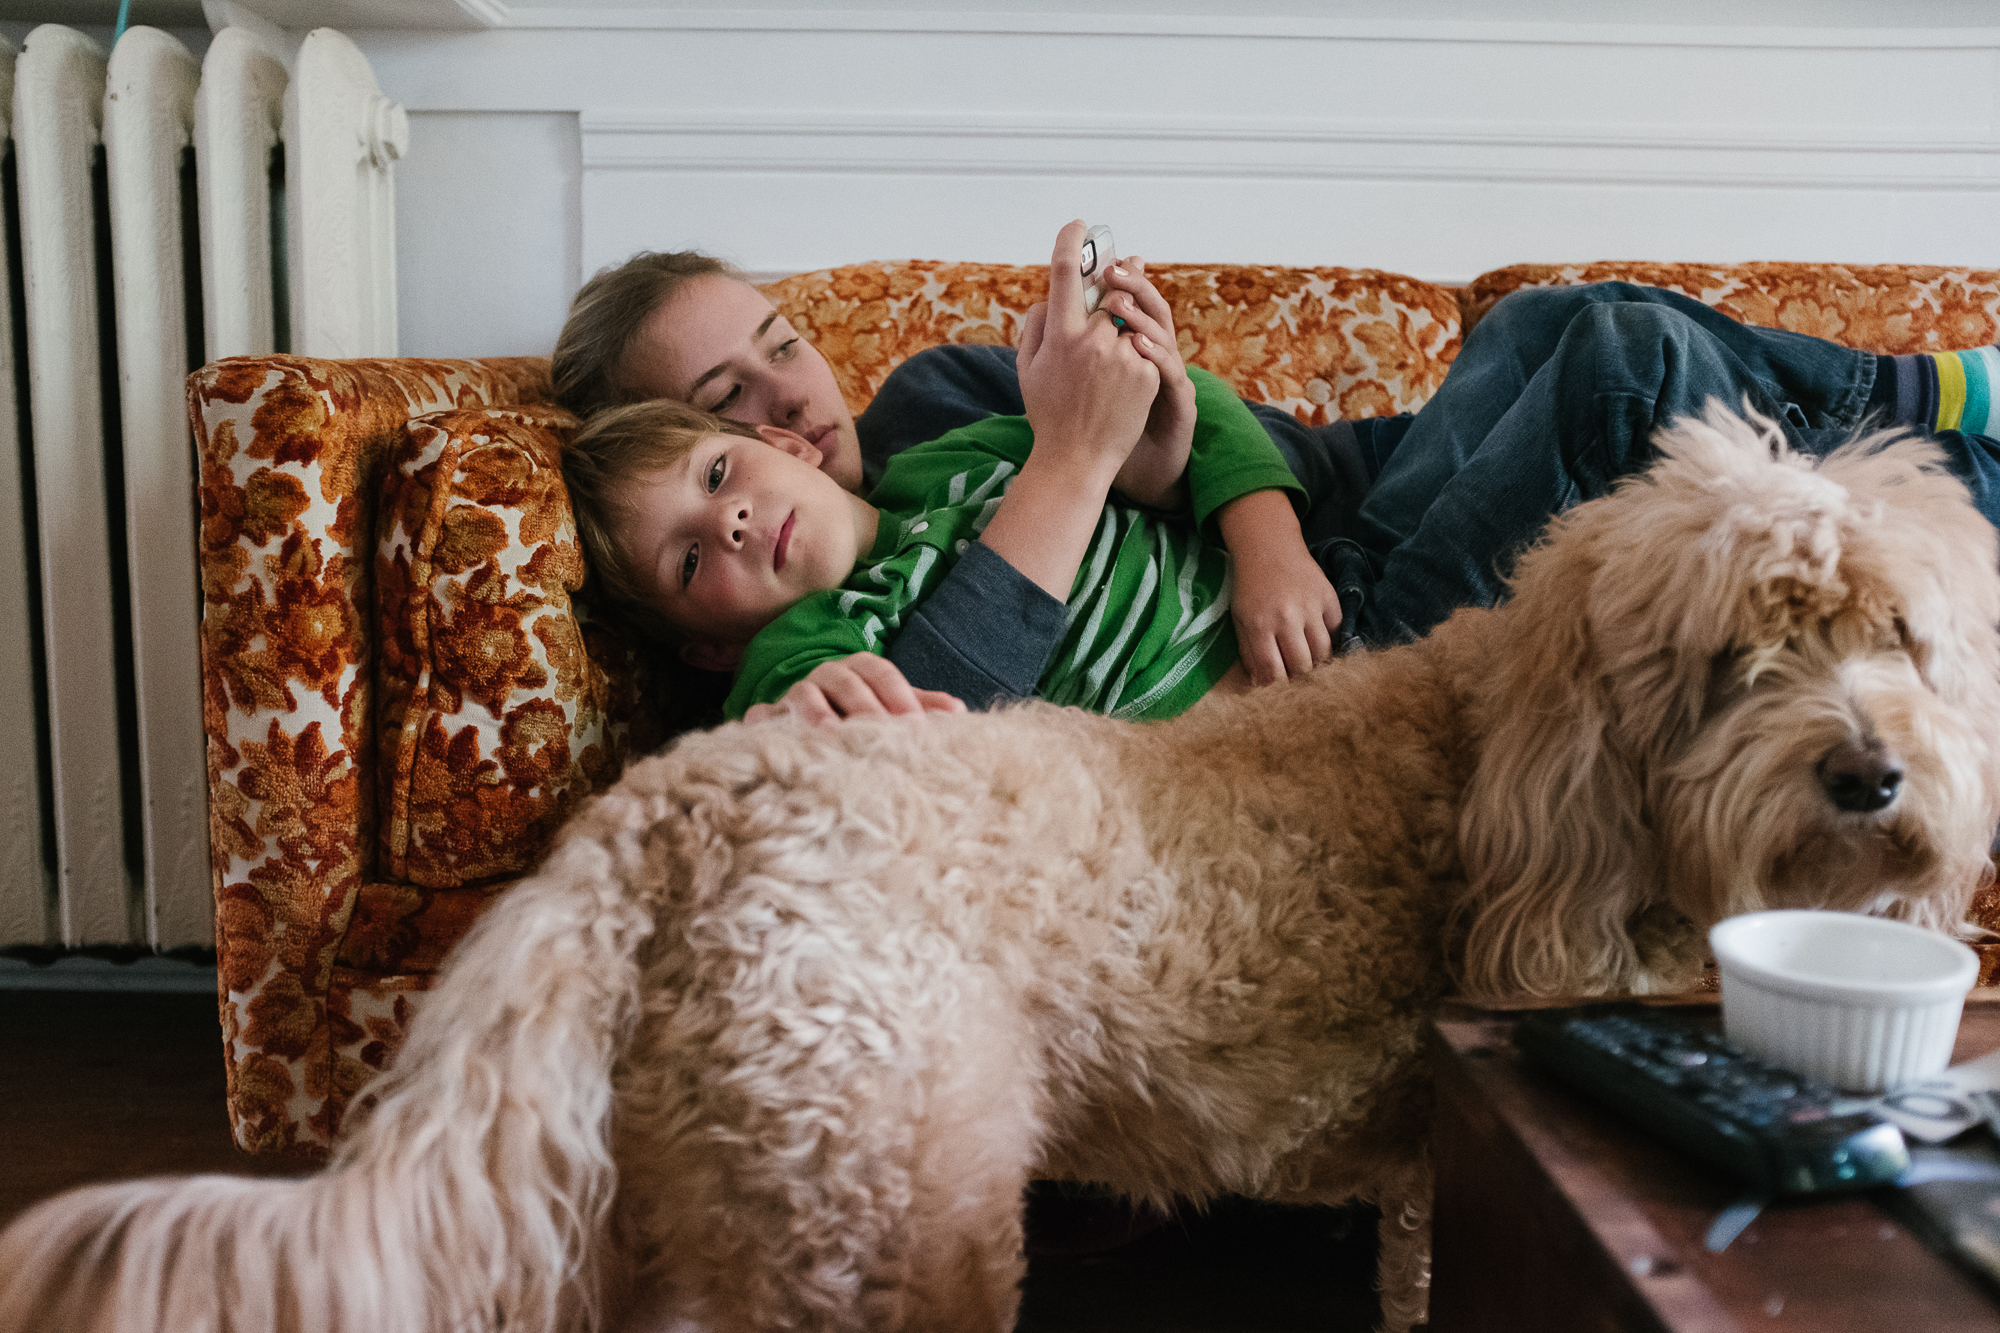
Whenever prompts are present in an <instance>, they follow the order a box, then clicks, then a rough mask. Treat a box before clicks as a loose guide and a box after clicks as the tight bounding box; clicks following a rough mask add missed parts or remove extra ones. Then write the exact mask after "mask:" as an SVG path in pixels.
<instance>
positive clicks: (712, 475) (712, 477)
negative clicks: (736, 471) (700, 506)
mask: <svg viewBox="0 0 2000 1333" xmlns="http://www.w3.org/2000/svg"><path fill="white" fill-rule="evenodd" d="M727 458H728V455H727V454H717V455H716V456H715V461H714V462H713V463H710V464H709V465H708V493H709V494H710V495H713V494H715V492H716V491H717V489H719V488H720V487H721V485H722V478H723V475H724V474H725V473H726V472H727V471H728V468H727V467H725V466H724V462H725V460H726V459H727Z"/></svg>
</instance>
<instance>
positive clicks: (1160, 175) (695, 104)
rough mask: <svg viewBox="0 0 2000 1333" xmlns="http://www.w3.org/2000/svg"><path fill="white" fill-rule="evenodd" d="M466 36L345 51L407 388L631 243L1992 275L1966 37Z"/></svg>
mask: <svg viewBox="0 0 2000 1333" xmlns="http://www.w3.org/2000/svg"><path fill="white" fill-rule="evenodd" d="M460 4H461V5H462V6H463V11H462V12H463V13H465V14H469V15H472V17H471V18H468V19H467V20H466V22H465V23H464V24H462V25H461V26H460V27H459V28H458V29H456V30H452V31H437V30H432V31H423V30H411V29H390V28H357V27H349V28H347V29H346V30H347V31H348V32H349V35H350V36H352V37H353V38H354V39H355V41H356V42H357V44H358V45H360V47H361V49H362V50H363V51H364V52H365V53H366V54H367V56H368V58H369V60H370V62H371V63H372V65H373V67H374V70H375V73H376V77H377V79H378V80H379V82H380V84H381V87H382V90H383V92H384V93H385V94H387V95H388V96H389V97H391V98H393V99H395V100H396V101H398V102H400V103H402V104H403V105H404V106H405V107H406V108H408V110H409V112H410V114H411V148H410V152H409V154H408V156H407V158H406V159H405V160H404V161H403V162H402V163H401V164H400V165H399V172H400V176H399V182H398V185H399V213H400V215H399V219H398V242H399V249H400V266H399V273H400V287H401V294H400V311H401V316H400V321H401V322H400V332H401V349H402V351H403V352H404V353H405V354H406V355H477V354H501V353H527V352H544V351H546V350H547V349H548V347H549V345H550V344H551V342H552V341H553V339H554V335H555V332H556V329H557V328H558V327H559V325H560V323H561V318H562V313H563V305H564V303H565V302H566V300H567V296H568V294H569V293H571V292H573V291H574V289H575V287H576V285H577V284H578V283H579V282H580V281H581V279H582V277H583V276H584V275H586V274H588V273H590V272H594V271H595V270H596V269H598V268H600V267H602V266H604V265H606V264H610V263H615V262H617V261H618V260H621V259H623V258H624V257H625V256H627V255H629V254H630V253H632V252H633V251H635V250H638V249H641V248H655V249H666V248H679V247H683V246H699V247H701V248H704V249H708V250H710V251H712V252H714V253H717V254H721V255H723V256H725V257H727V258H729V259H731V260H733V261H734V262H736V263H737V264H739V265H741V266H742V267H744V268H746V269H748V270H750V271H752V272H758V273H779V272H791V271H796V270H799V269H805V268H816V267H821V266H825V265H830V264H837V263H842V262H847V261H851V260H861V259H881V258H903V257H921V258H939V259H990V260H1006V261H1016V262H1025V261H1036V260H1040V259H1043V258H1045V257H1046V256H1047V253H1048V245H1049V241H1050V239H1051V238H1052V237H1053V234H1054V232H1055V229H1056V227H1057V226H1058V225H1060V224H1061V223H1062V222H1063V221H1064V220H1066V219H1068V218H1070V217H1075V216H1084V217H1088V218H1089V219H1090V220H1092V221H1102V222H1107V223H1109V224H1111V226H1112V227H1113V229H1114V231H1115V232H1116V235H1117V239H1118V243H1119V246H1120V249H1121V250H1123V251H1125V252H1127V253H1130V252H1134V251H1137V252H1141V253H1144V254H1146V255H1147V256H1149V257H1151V258H1153V259H1156V260H1195V261H1201V260H1209V261H1216V260H1221V261H1269V262H1277V263H1288V264H1346V265H1351V266H1372V267H1380V268H1388V269H1395V270H1399V271H1402V272H1407V273H1411V274H1414V275H1417V276H1420V277H1425V278H1431V279H1437V280H1443V281H1463V280H1465V279H1468V278H1470V277H1472V276H1474V275H1475V274H1477V273H1479V272H1482V271H1483V270H1485V269H1488V268H1492V267H1495V266H1498V265H1502V264H1507V263H1513V262H1519V261H1529V260H1534V261H1561V260H1590V259H1601V258H1650V259H1662V260H1668V259H1675V260H1705V261H1716V262H1730V261H1738V260H1752V259H1789V260H1820V261H1845V262H1856V263H1866V262H1877V261H1898V262H1922V263H1941V264H1965V265H1976V266H1984V267H2000V106H1996V102H1997V101H2000V5H1996V4H1992V3H1987V4H1974V3H1963V2H1957V0H1933V2H1929V3H1926V2H1925V0H1909V2H1908V3H1907V4H1904V5H1897V6H1883V5H1874V6H1869V5H1862V4H1841V3H1827V4H1822V5H1802V4H1798V3H1779V2H1778V0H1770V2H1764V0H1744V2H1743V3H1741V4H1735V5H1723V4H1720V3H1689V4H1684V5H1682V6H1680V7H1679V8H1678V9H1677V10H1676V12H1677V13H1678V14H1679V15H1681V16H1683V18H1685V19H1686V20H1687V21H1683V22H1680V23H1677V24H1674V25H1664V24H1659V23H1654V22H1650V21H1648V20H1650V19H1651V18H1652V17H1653V16H1654V15H1656V14H1664V13H1666V12H1667V11H1666V10H1665V8H1664V7H1659V6H1643V7H1642V6H1638V5H1633V4H1627V3H1620V0H1604V3H1601V4H1593V5H1579V4H1570V5H1567V6H1565V5H1563V4H1562V3H1561V2H1560V0H1524V3H1520V4H1514V5H1507V4H1502V3H1497V0H1496V2H1495V3H1477V2H1476V0H1429V2H1428V3H1425V4H1421V5H1416V6H1411V5H1392V4H1388V3H1373V4H1371V3H1362V2H1359V0H1357V2H1355V3H1326V4H1311V3H1305V2H1303V0H1296V2H1293V3H1285V2H1284V0H1270V2H1269V3H1266V4H1263V5H1261V6H1259V5H1256V4H1254V3H1253V4H1251V5H1249V6H1247V7H1235V8H1233V9H1232V12H1231V13H1230V14H1228V15H1224V14H1223V13H1221V12H1220V11H1221V10H1222V8H1223V6H1222V5H1220V4H1198V3H1195V2H1194V0H1157V3H1156V5H1155V6H1153V7H1154V8H1156V9H1158V10H1161V11H1166V12H1156V13H1150V14H1142V13H1136V12H1130V11H1131V10H1132V8H1133V7H1132V6H1131V5H1129V4H1122V3H1119V0H1105V2H1104V3H1101V4H1099V5H1097V6H1084V7H1083V8H1092V9H1096V10H1101V11H1103V12H1060V13H1058V12H1052V11H1050V10H1046V9H1036V8H1032V7H1031V6H1030V0H1018V3H1015V4H1014V6H1013V7H1012V8H1007V7H1006V0H994V3H992V4H991V5H990V6H982V9H981V11H980V12H971V11H968V10H966V9H964V8H957V7H935V8H921V7H917V6H914V5H909V4H900V5H895V6H893V7H890V6H887V5H885V6H884V7H881V8H876V9H870V10H858V9H848V8H842V7H839V6H837V5H825V4H823V5H819V6H810V7H809V6H806V5H802V4H783V3H764V4H757V5H747V6H746V7H744V8H739V9H698V8H691V7H687V6H685V5H682V4H679V3H673V2H672V0H660V2H658V3H655V4H653V5H651V6H648V7H644V8H631V9H605V8H598V7H595V6H593V5H592V4H589V3H584V2H581V0H572V2H571V3H563V4H554V5H546V6H543V7H538V8H531V7H511V8H510V7H508V6H505V5H501V4H498V3H497V0H482V6H481V7H479V8H478V9H477V11H476V13H475V10H474V7H473V6H470V5H465V4H464V0H460ZM274 12H275V11H274ZM1892 12H1893V13H1894V14H1895V16H1896V18H1897V19H1898V21H1899V22H1900V23H1902V24H1903V26H1898V27H1888V26H1871V25H1879V24H1881V22H1882V18H1881V16H1883V15H1886V14H1890V13H1892ZM1412 13H1414V14H1416V15H1418V17H1403V15H1408V14H1412ZM1509 14H1511V15H1513V16H1514V17H1511V18H1510V17H1507V15H1509ZM281 16H282V15H281ZM1690 16H1691V17H1690ZM1697 20H1698V21H1697Z"/></svg>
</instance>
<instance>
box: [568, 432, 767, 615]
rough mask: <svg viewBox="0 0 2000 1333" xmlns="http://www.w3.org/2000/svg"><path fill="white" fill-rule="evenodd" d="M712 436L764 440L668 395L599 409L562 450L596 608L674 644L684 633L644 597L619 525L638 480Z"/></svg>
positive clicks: (644, 589)
mask: <svg viewBox="0 0 2000 1333" xmlns="http://www.w3.org/2000/svg"><path fill="white" fill-rule="evenodd" d="M714 435H741V436H744V437H746V438H749V439H752V440H755V439H761V438H762V437H761V436H759V435H758V434H757V431H756V429H755V428H754V427H751V426H746V425H744V424H742V423H741V422H738V421H726V420H724V419H723V418H721V417H718V416H716V415H714V414H713V413H709V412H704V411H702V410H701V409H700V408H698V407H690V406H688V405H687V404H686V403H677V402H675V401H673V400H672V399H670V398H655V399H653V400H651V401H649V402H644V403H628V404H626V405H625V406H623V407H609V408H606V409H605V410H604V411H602V412H599V413H598V414H597V415H596V416H594V417H592V418H590V420H589V421H587V422H585V423H584V425H583V429H581V430H579V431H578V432H577V433H576V437H575V438H574V439H572V440H571V441H570V442H569V446H568V447H567V448H566V449H564V450H563V454H562V469H563V482H564V484H565V485H566V486H567V487H568V488H569V503H570V509H571V511H572V512H573V513H574V514H575V515H576V535H577V540H578V542H579V543H581V545H582V546H583V560H584V567H585V568H586V569H588V570H589V571H590V586H591V587H592V588H593V589H594V590H595V591H596V593H597V594H598V598H599V603H598V604H599V606H600V607H602V608H603V609H605V610H608V611H612V612H614V613H616V615H617V616H618V617H619V618H620V619H622V620H624V621H625V622H626V623H627V624H628V625H629V626H630V627H631V628H633V629H635V630H638V631H639V632H641V633H643V634H645V635H647V636H649V637H651V638H655V639H661V640H664V641H666V642H669V643H679V642H681V641H682V640H683V639H684V637H685V636H684V635H683V634H682V633H681V632H680V631H678V630H676V629H675V628H674V627H673V626H672V625H671V624H670V623H669V622H668V621H667V619H666V617H665V616H662V615H661V614H660V613H659V611H657V610H656V609H654V607H653V606H652V605H651V604H650V603H649V602H648V601H647V600H646V596H645V592H646V588H645V584H644V583H642V582H641V580H640V579H639V577H638V576H637V574H636V573H635V571H634V570H633V568H632V562H631V560H630V558H629V556H628V554H627V552H626V551H625V550H624V549H623V548H622V547H621V546H620V545H619V543H618V538H617V529H618V525H619V522H620V520H621V519H622V518H623V517H624V512H623V511H624V510H625V508H626V507H627V506H628V505H629V503H630V502H629V499H628V495H629V492H630V488H631V485H632V483H633V482H634V481H635V480H637V479H638V478H640V477H643V476H646V475H648V474H650V473H654V472H658V471H660V470H661V469H662V468H667V467H671V466H673V465H674V464H675V463H678V462H680V461H681V460H682V459H684V458H686V457H687V456H688V455H689V454H690V453H692V452H693V451H694V448H695V446H696V445H698V444H700V443H701V442H702V441H703V440H706V439H708V438H709V437H710V436H714Z"/></svg>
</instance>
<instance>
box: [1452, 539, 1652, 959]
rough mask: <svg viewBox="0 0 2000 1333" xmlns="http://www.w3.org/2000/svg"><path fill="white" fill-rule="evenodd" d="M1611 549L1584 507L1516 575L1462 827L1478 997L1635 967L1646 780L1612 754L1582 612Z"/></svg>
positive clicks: (1469, 954) (1648, 860)
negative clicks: (1633, 934) (1632, 922)
mask: <svg viewBox="0 0 2000 1333" xmlns="http://www.w3.org/2000/svg"><path fill="white" fill-rule="evenodd" d="M1607 535H1609V529H1608V528H1607V525H1606V523H1605V521H1604V517H1603V516H1602V515H1601V514H1600V513H1598V512H1596V511H1593V510H1592V508H1591V507H1590V506H1588V505H1586V506H1584V507H1582V508H1580V509H1577V510H1572V511H1571V512H1570V513H1569V514H1568V515H1566V516H1564V517H1563V518H1562V519H1559V520H1558V521H1557V523H1556V524H1555V525H1554V526H1553V527H1552V529H1551V537H1550V539H1549V540H1548V541H1546V542H1545V543H1544V544H1542V545H1540V546H1538V547H1536V548H1535V549H1533V550H1531V551H1529V552H1527V553H1526V554H1525V555H1523V556H1522V557H1521V560H1520V562H1519V564H1518V566H1517V567H1516V572H1515V579H1514V593H1513V597H1512V600H1511V602H1510V604H1509V606H1508V608H1507V611H1506V618H1505V622H1504V623H1505V628H1504V629H1503V631H1502V632H1503V634H1504V635H1505V638H1506V642H1505V644H1504V645H1503V646H1502V648H1501V650H1500V651H1499V652H1497V653H1496V654H1495V659H1496V664H1497V665H1496V668H1495V678H1494V680H1493V682H1492V686H1491V689H1490V691H1489V693H1488V694H1487V695H1486V698H1485V703H1484V706H1483V707H1484V718H1483V725H1482V728H1481V730H1482V731H1483V734H1484V741H1483V746H1482V750H1481V753H1480V758H1479V765H1478V768H1477V770H1476V771H1475V773H1474V776H1473V779H1472V782H1471V784H1470V786H1469V788H1468V790H1467V793H1466V799H1465V803H1464V806H1463V808H1462V810H1461V812H1460V816H1459V848H1460V852H1461V854H1462V856H1463V857H1464V861H1465V866H1466V872H1467V876H1468V879H1469V881H1470V883H1469V891H1468V893H1467V896H1466V898H1465V900H1464V901H1463V902H1462V903H1461V904H1459V910H1460V912H1461V913H1462V914H1466V915H1465V917H1464V919H1463V920H1462V925H1463V926H1464V927H1465V930H1466V937H1465V952H1464V963H1463V969H1462V972H1461V976H1460V981H1461V984H1462V986H1463V987H1464V989H1465V990H1466V991H1467V993H1468V994H1471V995H1476V996H1488V997H1494V996H1500V995H1507V994H1514V993H1520V992H1527V993H1529V994H1538V995H1554V994H1566V993H1574V992H1580V991H1591V990H1607V989H1619V988H1621V986H1622V984H1623V982H1624V981H1625V979H1626V978H1628V977H1630V976H1631V975H1632V974H1633V973H1634V972H1635V971H1636V968H1637V958H1636V955H1635V953H1634V951H1633V948H1632V944H1631V938H1630V934H1629V932H1628V930H1627V920H1628V918H1629V917H1630V916H1631V915H1632V913H1633V911H1634V910H1635V909H1636V908H1638V907H1639V906H1640V905H1641V904H1642V903H1643V902H1644V901H1645V900H1646V899H1647V898H1648V897H1650V896H1652V895H1653V894H1654V893H1655V892H1656V891H1657V887H1658V886H1657V883H1656V881H1657V876H1658V871H1657V869H1656V866H1657V858H1654V857H1649V856H1646V855H1645V854H1644V851H1645V848H1646V847H1647V846H1648V845H1649V836H1648V834H1647V832H1646V830H1645V827H1644V824H1643V822H1642V820H1641V818H1640V797H1641V789H1640V783H1639V775H1638V773H1637V772H1636V771H1634V769H1633V768H1632V766H1631V764H1630V763H1629V761H1628V760H1627V759H1626V758H1625V757H1624V756H1622V755H1620V754H1619V753H1618V752H1617V751H1616V750H1615V749H1614V748H1612V747H1610V746H1608V745H1607V744H1606V743H1605V742H1606V737H1607V734H1608V733H1609V731H1610V729H1611V727H1612V726H1613V724H1614V721H1615V718H1614V716H1613V701H1612V699H1611V697H1610V692H1609V689H1608V686H1607V683H1606V682H1605V680H1604V679H1603V675H1604V671H1603V667H1604V663H1603V662H1602V660H1601V657H1600V652H1599V646H1598V645H1597V644H1596V643H1595V641H1594V636H1593V633H1592V624H1591V618H1590V616H1589V614H1588V613H1587V612H1586V613H1585V614H1579V613H1578V610H1577V602H1578V601H1579V600H1580V599H1582V598H1584V597H1585V594H1586V590H1587V589H1589V588H1590V587H1591V586H1592V585H1594V584H1595V583H1597V582H1598V581H1599V580H1600V579H1601V578H1602V576H1603V569H1602V552H1601V540H1602V539H1603V538H1604V537H1605V536H1607Z"/></svg>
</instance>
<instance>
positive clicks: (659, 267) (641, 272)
mask: <svg viewBox="0 0 2000 1333" xmlns="http://www.w3.org/2000/svg"><path fill="white" fill-rule="evenodd" d="M711 276H714V277H724V278H733V279H735V280H737V281H739V282H740V281H742V280H743V275H742V274H740V273H738V272H737V271H736V270H735V269H733V268H731V267H730V266H729V265H727V264H725V263H723V262H722V261H721V260H720V259H717V258H715V257H714V256H712V255H705V254H702V253H701V252H700V251H699V250H674V251H669V252H664V253H663V252H659V251H653V250H642V251H641V252H639V253H638V254H636V255H633V256H632V257H631V258H630V259H628V260H626V261H625V262H624V263H622V264H620V265H619V266H618V267H616V268H607V269H605V270H604V271H603V272H601V273H599V274H598V275H597V276H596V277H593V278H592V279H591V280H590V281H589V282H586V283H584V284H583V289H582V290H581V291H579V292H578V293H577V294H576V299H575V300H573V301H571V302H570V303H569V318H568V319H566V320H564V321H563V327H562V333H561V334H559V335H558V336H557V338H556V350H555V356H554V358H553V359H554V364H553V366H552V367H551V371H552V374H553V375H554V378H555V390H556V401H557V402H559V403H561V404H562V405H563V406H564V407H567V408H568V409H569V410H570V411H572V412H574V413H576V414H577V415H578V416H589V415H590V414H591V413H592V412H595V411H597V410H598V409H599V408H604V407H610V406H612V405H613V404H616V403H623V402H628V401H630V400H631V398H632V396H633V395H632V393H631V391H630V390H629V389H628V388H626V386H625V382H624V368H625V353H626V352H627V351H628V350H629V349H630V348H631V346H632V340H633V339H634V338H636V337H638V336H639V330H640V329H641V328H643V327H645V324H646V321H647V320H648V319H650V318H652V314H653V312H654V311H655V310H658V309H659V308H660V307H661V306H663V305H665V304H666V303H667V302H668V301H669V300H671V299H672V298H673V296H674V294H675V293H676V292H678V291H679V290H680V289H681V288H682V287H683V286H684V285H686V283H687V282H688V281H689V280H690V279H692V278H705V277H711Z"/></svg>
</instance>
